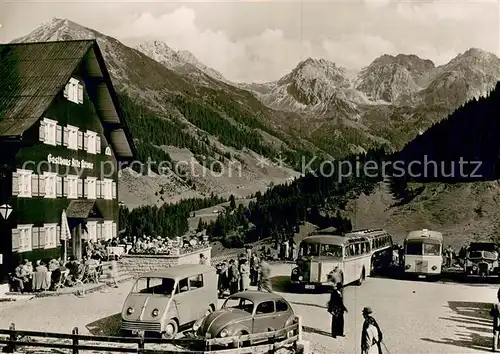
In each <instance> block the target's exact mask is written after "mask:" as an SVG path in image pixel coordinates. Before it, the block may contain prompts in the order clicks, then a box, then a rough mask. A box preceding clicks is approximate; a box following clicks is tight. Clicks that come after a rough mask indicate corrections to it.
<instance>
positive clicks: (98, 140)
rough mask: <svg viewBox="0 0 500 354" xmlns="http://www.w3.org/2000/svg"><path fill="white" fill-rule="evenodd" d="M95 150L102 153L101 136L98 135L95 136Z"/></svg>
mask: <svg viewBox="0 0 500 354" xmlns="http://www.w3.org/2000/svg"><path fill="white" fill-rule="evenodd" d="M95 151H96V152H97V153H98V154H100V153H101V137H100V136H97V137H96V138H95Z"/></svg>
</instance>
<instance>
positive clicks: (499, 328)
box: [490, 289, 500, 352]
mask: <svg viewBox="0 0 500 354" xmlns="http://www.w3.org/2000/svg"><path fill="white" fill-rule="evenodd" d="M490 315H491V317H493V347H492V350H493V351H494V352H496V351H497V349H498V337H499V334H500V289H498V292H497V303H496V304H494V305H493V308H492V309H491V311H490Z"/></svg>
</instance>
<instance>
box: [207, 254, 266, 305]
mask: <svg viewBox="0 0 500 354" xmlns="http://www.w3.org/2000/svg"><path fill="white" fill-rule="evenodd" d="M216 269H217V274H218V276H219V277H218V279H219V280H218V290H219V296H220V297H224V294H225V293H226V292H229V295H232V294H235V293H237V292H239V291H245V290H248V289H250V286H257V288H258V290H259V291H268V292H272V287H271V281H270V273H271V267H270V265H269V263H267V261H265V260H264V258H261V257H259V255H258V254H257V253H255V252H252V251H251V250H247V252H246V253H242V254H240V255H239V257H238V259H237V260H235V259H231V260H229V262H226V261H224V262H221V263H219V264H217V265H216Z"/></svg>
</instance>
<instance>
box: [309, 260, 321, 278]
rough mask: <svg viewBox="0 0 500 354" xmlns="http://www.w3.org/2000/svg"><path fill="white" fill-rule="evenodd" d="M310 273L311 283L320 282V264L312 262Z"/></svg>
mask: <svg viewBox="0 0 500 354" xmlns="http://www.w3.org/2000/svg"><path fill="white" fill-rule="evenodd" d="M310 264H311V265H310V268H309V269H310V271H309V281H310V282H312V283H315V282H318V281H319V263H316V262H311V263H310Z"/></svg>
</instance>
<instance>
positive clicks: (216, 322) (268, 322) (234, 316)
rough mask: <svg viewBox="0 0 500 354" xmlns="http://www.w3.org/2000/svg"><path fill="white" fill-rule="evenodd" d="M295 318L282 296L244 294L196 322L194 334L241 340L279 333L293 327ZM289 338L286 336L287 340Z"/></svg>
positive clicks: (240, 293) (244, 292)
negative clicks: (278, 331) (239, 337)
mask: <svg viewBox="0 0 500 354" xmlns="http://www.w3.org/2000/svg"><path fill="white" fill-rule="evenodd" d="M295 319H296V316H295V314H294V312H293V309H292V307H291V306H290V304H289V303H288V301H286V300H285V299H284V298H283V297H281V296H280V295H278V294H274V293H268V292H261V291H242V292H239V293H236V294H233V295H231V296H229V297H228V298H227V299H226V301H225V302H224V304H223V305H222V308H221V309H220V310H217V311H215V312H213V313H211V314H208V315H207V316H204V317H202V318H200V319H199V320H197V321H196V322H195V323H194V325H193V331H194V332H195V333H196V335H197V336H200V337H205V338H226V337H238V336H240V335H245V334H255V333H262V332H268V331H277V330H280V329H283V328H286V327H288V326H291V325H292V324H293V323H294V321H295ZM291 332H292V331H291ZM290 335H291V334H290V333H283V336H284V337H288V336H290Z"/></svg>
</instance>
